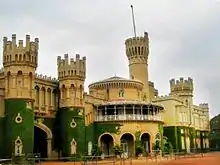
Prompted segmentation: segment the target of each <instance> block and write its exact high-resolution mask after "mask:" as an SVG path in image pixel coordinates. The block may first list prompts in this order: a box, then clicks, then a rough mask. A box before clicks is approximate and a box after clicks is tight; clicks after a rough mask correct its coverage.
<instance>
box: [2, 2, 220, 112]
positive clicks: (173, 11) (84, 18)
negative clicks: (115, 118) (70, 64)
mask: <svg viewBox="0 0 220 165" xmlns="http://www.w3.org/2000/svg"><path fill="white" fill-rule="evenodd" d="M130 4H134V7H135V8H134V9H135V17H136V23H137V33H138V35H143V32H144V31H145V30H147V31H148V32H149V35H150V47H151V48H150V55H149V74H150V79H151V80H153V81H155V85H156V87H157V88H159V91H160V93H161V94H166V93H168V92H169V79H170V78H171V77H179V76H192V77H193V78H194V80H195V87H196V90H195V95H196V103H199V102H203V100H204V101H209V102H210V104H211V105H210V107H211V110H212V115H214V114H216V113H218V112H219V108H220V106H219V105H218V101H217V100H215V98H218V91H216V90H214V89H217V87H218V83H213V81H214V82H219V81H220V78H219V75H217V73H216V71H217V70H219V69H220V68H219V65H218V61H219V60H220V59H219V56H218V54H219V48H218V45H217V44H218V43H219V40H220V39H219V38H220V32H219V30H218V29H219V27H220V24H219V23H218V22H220V10H219V8H220V7H219V5H218V4H217V3H216V2H214V1H210V0H194V1H191V0H182V1H178V2H177V1H176V0H152V1H145V0H139V1H134V0H120V1H108V2H107V1H103V0H94V1H87V0H78V1H72V0H65V1H58V0H47V1H44V0H38V1H34V2H32V1H27V0H21V1H14V0H8V1H0V22H1V25H2V26H0V36H1V37H3V36H5V35H7V36H8V35H9V37H10V36H11V34H12V33H17V34H18V38H24V35H25V34H26V33H29V34H31V35H33V36H39V37H40V52H39V68H38V72H41V73H45V74H48V75H53V76H56V56H57V55H63V54H64V53H69V54H70V55H73V56H74V54H75V53H76V52H78V53H80V54H81V55H86V56H87V59H88V60H87V63H88V67H87V69H88V71H87V81H86V85H88V84H89V83H91V82H93V81H95V80H97V79H104V78H106V77H108V76H113V75H114V74H118V75H121V76H128V68H127V65H128V63H127V59H126V55H125V52H124V40H125V39H126V38H127V37H129V36H131V35H132V34H133V30H132V23H131V12H130ZM0 44H1V42H0ZM48 63H49V64H48ZM48 66H50V67H49V69H48Z"/></svg>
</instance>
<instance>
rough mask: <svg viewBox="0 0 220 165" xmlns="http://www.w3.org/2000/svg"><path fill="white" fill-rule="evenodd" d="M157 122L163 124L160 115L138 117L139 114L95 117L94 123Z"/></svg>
mask: <svg viewBox="0 0 220 165" xmlns="http://www.w3.org/2000/svg"><path fill="white" fill-rule="evenodd" d="M125 120H126V121H158V122H163V119H162V117H161V115H158V114H157V115H139V114H126V115H123V114H122V115H97V116H96V117H95V121H96V122H103V121H125Z"/></svg>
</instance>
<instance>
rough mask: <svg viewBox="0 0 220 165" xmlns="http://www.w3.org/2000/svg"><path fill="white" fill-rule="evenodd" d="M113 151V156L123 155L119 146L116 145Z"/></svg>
mask: <svg viewBox="0 0 220 165" xmlns="http://www.w3.org/2000/svg"><path fill="white" fill-rule="evenodd" d="M113 151H114V154H115V155H121V154H122V153H123V149H122V146H120V145H118V144H117V145H115V146H114V148H113Z"/></svg>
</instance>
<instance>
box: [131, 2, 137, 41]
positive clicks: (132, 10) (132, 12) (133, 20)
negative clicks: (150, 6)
mask: <svg viewBox="0 0 220 165" xmlns="http://www.w3.org/2000/svg"><path fill="white" fill-rule="evenodd" d="M131 14H132V22H133V28H134V36H135V37H137V35H136V26H135V18H134V9H133V5H131Z"/></svg>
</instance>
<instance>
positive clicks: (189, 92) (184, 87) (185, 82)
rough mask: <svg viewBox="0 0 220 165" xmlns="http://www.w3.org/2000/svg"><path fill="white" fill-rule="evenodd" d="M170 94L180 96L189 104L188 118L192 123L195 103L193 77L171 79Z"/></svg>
mask: <svg viewBox="0 0 220 165" xmlns="http://www.w3.org/2000/svg"><path fill="white" fill-rule="evenodd" d="M170 95H171V96H175V97H176V96H177V97H179V98H180V99H181V100H182V101H183V102H184V103H185V105H186V106H188V119H189V123H190V124H192V123H193V122H192V120H193V119H192V105H193V79H192V78H190V77H188V79H184V78H183V77H181V78H179V80H175V79H171V80H170Z"/></svg>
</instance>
